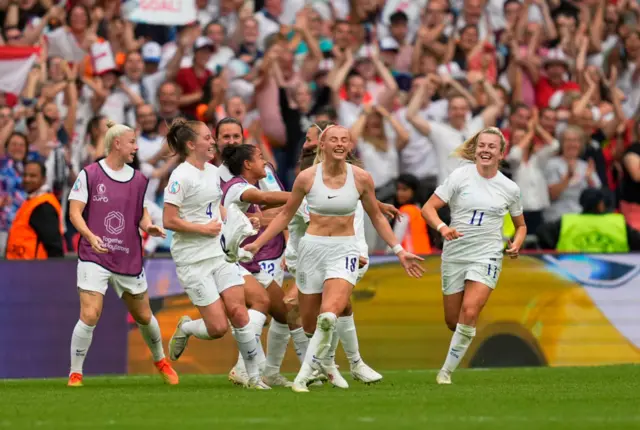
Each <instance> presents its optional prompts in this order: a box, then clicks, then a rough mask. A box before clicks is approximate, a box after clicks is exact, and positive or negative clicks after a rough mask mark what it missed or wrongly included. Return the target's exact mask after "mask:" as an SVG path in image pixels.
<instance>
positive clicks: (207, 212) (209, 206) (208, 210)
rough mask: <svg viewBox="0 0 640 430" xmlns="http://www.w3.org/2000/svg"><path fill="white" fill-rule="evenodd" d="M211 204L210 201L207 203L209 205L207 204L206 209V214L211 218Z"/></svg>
mask: <svg viewBox="0 0 640 430" xmlns="http://www.w3.org/2000/svg"><path fill="white" fill-rule="evenodd" d="M211 205H212V203H209V205H208V206H207V210H206V212H205V213H206V214H207V215H209V218H213V212H212V211H211Z"/></svg>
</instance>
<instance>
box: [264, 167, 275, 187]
mask: <svg viewBox="0 0 640 430" xmlns="http://www.w3.org/2000/svg"><path fill="white" fill-rule="evenodd" d="M266 179H267V182H268V183H270V184H273V183H274V182H276V178H275V176H273V173H272V172H271V170H267V178H266Z"/></svg>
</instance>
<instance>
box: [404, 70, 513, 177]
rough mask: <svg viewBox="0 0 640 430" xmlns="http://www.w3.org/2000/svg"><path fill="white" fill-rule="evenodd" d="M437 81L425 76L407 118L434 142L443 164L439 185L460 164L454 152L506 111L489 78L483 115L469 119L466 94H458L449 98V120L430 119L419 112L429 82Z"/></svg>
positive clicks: (441, 165) (446, 80)
mask: <svg viewBox="0 0 640 430" xmlns="http://www.w3.org/2000/svg"><path fill="white" fill-rule="evenodd" d="M436 81H438V79H436V78H434V77H430V78H428V79H425V80H424V82H423V83H422V85H421V86H420V87H419V88H418V90H417V91H416V94H415V95H414V97H413V98H412V99H411V102H410V103H409V106H408V107H407V120H408V121H409V123H411V124H412V125H413V126H414V127H415V128H416V129H417V130H418V131H419V132H420V133H422V134H423V135H425V136H427V137H429V139H430V140H431V142H432V143H433V146H434V148H435V150H436V154H437V157H438V166H439V167H440V168H439V172H438V184H442V182H443V181H444V180H445V178H446V177H447V176H449V174H451V172H453V171H454V170H455V169H456V168H457V167H458V166H459V165H460V160H459V159H458V158H457V157H452V156H451V154H452V152H453V151H454V150H455V149H456V148H457V147H458V146H459V145H461V144H463V143H464V142H465V141H466V140H467V139H468V138H469V137H471V136H473V135H474V134H475V133H477V132H478V131H480V130H482V129H483V128H484V127H490V126H493V125H495V122H496V118H497V117H498V116H500V115H501V114H502V111H503V110H504V105H503V103H502V101H501V99H500V97H499V96H498V94H497V93H496V91H495V89H493V87H492V86H491V84H490V83H489V81H488V80H485V81H484V87H485V91H487V93H488V94H489V96H490V99H491V101H490V104H489V105H488V106H487V107H486V108H484V110H483V111H482V112H481V113H480V114H479V115H477V116H475V117H473V118H471V119H470V120H469V119H468V115H469V112H470V108H469V101H468V100H467V98H466V97H465V96H464V95H461V94H456V95H454V96H452V97H450V98H449V105H448V123H439V122H436V121H429V120H426V119H424V118H422V117H420V116H419V115H418V111H419V109H420V105H421V104H422V102H423V100H424V97H425V94H427V91H428V87H429V85H433V83H435V82H436ZM449 81H451V78H448V77H447V78H445V79H444V80H443V82H442V83H447V82H449Z"/></svg>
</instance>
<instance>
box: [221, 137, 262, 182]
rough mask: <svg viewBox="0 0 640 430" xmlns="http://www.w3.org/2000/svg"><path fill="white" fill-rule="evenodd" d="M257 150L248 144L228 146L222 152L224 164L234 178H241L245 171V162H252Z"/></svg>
mask: <svg viewBox="0 0 640 430" xmlns="http://www.w3.org/2000/svg"><path fill="white" fill-rule="evenodd" d="M257 149H258V148H256V147H255V146H253V145H249V144H247V143H241V144H240V145H227V146H225V147H224V149H223V150H222V162H223V163H224V164H225V165H226V166H227V168H229V171H230V172H231V174H232V175H233V176H240V175H241V174H242V171H243V170H244V162H245V161H249V160H251V159H252V158H253V155H254V154H255V152H256V150H257Z"/></svg>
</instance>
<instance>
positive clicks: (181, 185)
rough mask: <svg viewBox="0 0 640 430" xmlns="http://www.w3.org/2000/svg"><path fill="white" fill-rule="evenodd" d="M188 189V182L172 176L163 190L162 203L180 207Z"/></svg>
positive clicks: (178, 176) (177, 176)
mask: <svg viewBox="0 0 640 430" xmlns="http://www.w3.org/2000/svg"><path fill="white" fill-rule="evenodd" d="M174 173H175V172H174ZM188 188H189V182H188V181H186V180H185V178H181V177H180V175H173V174H172V175H171V177H170V178H169V184H167V187H166V188H165V189H164V202H165V203H170V204H172V205H174V206H177V207H181V206H182V202H183V201H184V196H185V193H186V192H187V189H188Z"/></svg>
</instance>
